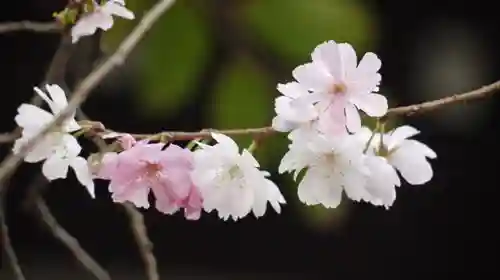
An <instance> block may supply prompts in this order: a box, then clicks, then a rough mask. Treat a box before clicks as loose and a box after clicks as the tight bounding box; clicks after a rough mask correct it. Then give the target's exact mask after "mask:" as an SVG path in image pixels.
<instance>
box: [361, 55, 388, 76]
mask: <svg viewBox="0 0 500 280" xmlns="http://www.w3.org/2000/svg"><path fill="white" fill-rule="evenodd" d="M381 66H382V61H381V60H380V59H379V58H378V56H377V55H376V54H374V53H371V52H368V53H366V54H365V55H364V56H363V58H362V59H361V61H360V62H359V65H358V68H357V70H358V73H359V74H365V75H366V74H374V73H376V72H378V71H379V70H380V67H381Z"/></svg>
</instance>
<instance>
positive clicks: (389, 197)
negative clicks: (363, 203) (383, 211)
mask: <svg viewBox="0 0 500 280" xmlns="http://www.w3.org/2000/svg"><path fill="white" fill-rule="evenodd" d="M366 164H367V166H368V167H369V169H370V171H371V174H370V177H369V180H368V182H367V186H366V189H367V191H368V192H369V193H370V195H371V197H370V198H369V199H368V200H367V201H368V202H371V203H372V204H374V205H384V206H385V207H390V206H392V204H393V203H394V200H395V199H396V189H395V186H400V185H401V181H400V179H399V176H398V174H397V172H396V170H395V169H394V168H393V167H392V166H391V165H390V164H389V163H388V162H387V161H386V159H384V158H382V157H378V156H369V157H367V159H366Z"/></svg>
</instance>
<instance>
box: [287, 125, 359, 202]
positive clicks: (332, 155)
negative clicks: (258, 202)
mask: <svg viewBox="0 0 500 280" xmlns="http://www.w3.org/2000/svg"><path fill="white" fill-rule="evenodd" d="M353 137H354V136H352V135H345V136H343V137H338V138H334V139H329V138H327V137H325V136H324V135H320V134H317V135H314V134H312V135H310V137H309V139H308V137H306V135H305V134H303V135H301V137H300V138H295V139H292V143H291V144H290V146H289V151H288V152H287V153H286V154H285V156H284V157H283V159H282V160H281V163H280V166H279V172H280V173H284V172H292V171H293V172H295V176H294V179H295V180H296V179H297V175H298V173H299V172H300V171H302V170H303V169H306V171H305V173H304V177H303V178H302V180H301V181H300V183H299V187H298V196H299V199H300V201H302V202H303V203H305V204H307V205H316V204H322V205H324V206H325V207H327V208H335V207H337V206H338V205H339V204H340V202H341V199H342V193H343V191H345V193H346V194H347V196H348V197H349V198H350V199H352V200H355V201H360V200H367V199H368V198H369V193H368V191H367V190H366V189H365V185H366V179H367V176H368V175H369V170H368V168H367V167H366V166H365V164H364V160H365V158H364V155H363V147H362V146H361V145H359V142H358V141H355V140H356V139H354V138H353Z"/></svg>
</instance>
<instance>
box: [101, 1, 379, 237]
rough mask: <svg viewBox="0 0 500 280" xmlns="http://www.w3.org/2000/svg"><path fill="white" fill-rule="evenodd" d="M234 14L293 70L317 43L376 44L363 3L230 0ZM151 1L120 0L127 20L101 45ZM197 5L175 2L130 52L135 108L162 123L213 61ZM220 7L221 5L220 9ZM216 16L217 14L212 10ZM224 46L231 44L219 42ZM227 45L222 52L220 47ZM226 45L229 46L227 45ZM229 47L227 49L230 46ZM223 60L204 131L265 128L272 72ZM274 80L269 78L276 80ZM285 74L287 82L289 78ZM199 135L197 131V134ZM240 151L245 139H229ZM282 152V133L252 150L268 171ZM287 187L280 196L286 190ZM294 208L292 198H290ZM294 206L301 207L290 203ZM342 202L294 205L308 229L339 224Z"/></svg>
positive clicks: (244, 58)
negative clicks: (136, 88)
mask: <svg viewBox="0 0 500 280" xmlns="http://www.w3.org/2000/svg"><path fill="white" fill-rule="evenodd" d="M233 1H236V2H239V3H238V4H237V6H239V7H238V8H239V9H234V10H231V11H229V13H233V14H232V17H231V18H232V19H234V24H241V25H242V26H243V27H244V28H243V30H245V31H247V32H249V34H248V35H249V36H250V37H249V38H252V39H255V40H258V42H257V43H258V45H259V46H261V47H263V48H264V49H265V50H268V52H269V53H270V54H275V55H276V56H278V58H282V59H284V61H282V63H283V65H297V64H299V63H303V62H305V61H307V60H309V59H310V57H309V56H310V53H311V51H312V49H313V48H314V47H315V46H316V45H318V44H319V43H321V42H324V41H327V40H336V41H339V42H349V43H351V44H352V45H353V46H354V47H355V49H356V50H357V51H358V56H361V55H362V53H364V52H366V51H368V50H370V49H371V48H372V46H373V45H374V44H375V43H376V40H377V38H376V35H377V26H376V19H375V18H374V17H373V14H371V13H370V11H369V10H368V9H367V7H366V6H365V4H363V3H361V1H358V0H314V1H304V0H286V1H285V0H245V1H243V0H233ZM154 2H155V1H145V0H127V6H128V7H129V8H130V9H131V10H133V11H134V12H135V14H136V17H137V19H136V20H134V21H126V20H117V21H116V23H115V27H114V28H112V29H111V31H110V32H106V33H105V36H106V37H105V46H106V47H107V48H108V49H114V48H116V46H117V45H118V43H119V42H120V40H121V39H122V38H123V37H124V36H125V35H126V34H127V33H128V32H129V31H130V30H131V29H132V28H133V26H134V25H135V24H137V22H138V20H139V18H140V17H141V16H142V14H143V13H144V11H145V10H147V9H148V8H149V7H151V6H152V4H153V3H154ZM209 2H210V1H208V2H206V3H205V2H204V3H203V4H204V5H199V4H200V2H198V1H197V0H179V1H177V3H176V4H175V6H174V7H173V8H172V9H171V10H169V11H168V13H167V14H166V15H164V16H163V18H162V19H161V20H160V21H159V22H158V23H157V24H156V25H155V27H153V29H152V30H151V31H150V34H148V35H147V36H146V38H145V39H144V41H143V42H142V43H141V45H140V46H139V48H138V49H137V51H136V53H135V55H134V58H133V59H132V60H133V61H134V62H135V63H134V64H135V65H134V66H135V67H136V68H137V69H136V71H137V73H138V75H139V76H138V80H137V82H138V83H139V84H140V90H141V91H140V92H139V93H138V94H137V96H136V98H137V100H136V101H137V104H138V106H139V107H140V108H141V109H142V112H143V113H144V116H145V117H158V118H166V117H169V116H173V115H176V114H179V113H180V112H179V110H180V109H181V107H182V105H183V104H186V103H187V102H195V101H193V96H192V94H193V93H195V92H194V90H195V89H196V88H203V87H200V85H198V84H197V83H199V81H200V75H202V73H205V72H204V71H205V69H204V68H205V67H206V66H207V61H208V60H209V59H210V58H211V56H212V55H213V47H214V42H215V38H213V37H212V36H214V35H213V33H212V32H211V30H212V28H213V23H212V22H210V21H209V20H210V17H207V16H206V13H205V12H206V11H205V10H203V9H205V8H206V7H207V6H209V5H210V3H209ZM219 8H220V6H219ZM216 12H217V11H216ZM225 42H229V43H230V42H231V40H225ZM226 47H227V46H226ZM229 47H232V46H229ZM233 47H234V46H233ZM235 53H236V54H238V55H235V57H232V58H231V59H229V60H228V63H227V64H226V65H224V66H223V67H221V69H222V70H221V73H219V74H218V75H216V76H217V77H219V78H218V80H217V81H215V87H214V89H213V91H212V92H204V93H203V94H207V95H210V98H209V100H210V101H209V102H207V103H206V104H202V105H201V106H203V107H204V108H203V110H204V111H205V112H207V114H208V115H207V116H206V118H205V119H206V120H208V122H209V123H207V126H209V127H214V128H221V129H223V128H245V127H258V126H265V125H269V124H270V123H271V119H272V116H273V114H274V112H273V106H274V103H273V99H274V98H275V97H276V95H277V94H278V93H277V91H276V83H278V82H283V81H275V80H273V79H271V78H270V77H272V75H269V71H272V70H271V69H265V68H264V67H265V65H261V64H259V61H258V60H256V59H255V58H254V57H252V56H251V55H250V54H247V53H245V52H239V51H236V52H235ZM275 76H276V75H275ZM291 79H292V77H291V73H290V78H289V79H288V80H291ZM200 129H201V128H200ZM236 140H237V141H238V142H239V143H240V145H242V147H248V145H250V142H251V139H250V138H248V137H247V138H245V137H242V138H238V139H236ZM286 149H287V139H286V137H285V135H278V136H273V137H270V138H268V139H266V142H265V144H264V145H263V146H262V147H261V148H259V149H258V150H257V151H256V157H257V158H258V159H259V161H260V162H261V164H262V166H263V167H265V168H267V169H269V170H270V171H271V172H272V173H275V172H276V171H277V166H278V164H279V160H280V158H281V157H282V155H283V154H284V153H285V152H286ZM284 181H285V182H287V184H286V186H281V188H282V189H283V191H284V192H289V193H296V183H293V181H292V180H291V179H285V180H284ZM285 188H286V190H285ZM296 200H297V202H298V198H297V199H296ZM289 204H290V205H299V204H300V203H289ZM348 206H349V204H348V203H343V204H342V206H340V207H339V208H338V209H336V210H326V209H324V208H322V207H306V206H303V205H302V206H300V207H299V209H300V211H301V212H302V213H304V214H305V215H306V216H305V217H306V220H307V221H308V224H310V225H311V224H314V225H316V226H323V227H324V226H325V225H330V224H332V219H333V220H335V221H336V222H335V223H338V222H339V221H342V220H344V219H342V218H341V217H345V213H347V211H346V210H348Z"/></svg>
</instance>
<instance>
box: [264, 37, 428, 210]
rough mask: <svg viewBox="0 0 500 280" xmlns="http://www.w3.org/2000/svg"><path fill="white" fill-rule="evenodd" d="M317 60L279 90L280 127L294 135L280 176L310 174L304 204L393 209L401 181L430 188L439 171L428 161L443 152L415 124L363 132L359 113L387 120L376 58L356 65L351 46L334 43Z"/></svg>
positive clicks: (302, 186)
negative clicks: (361, 204)
mask: <svg viewBox="0 0 500 280" xmlns="http://www.w3.org/2000/svg"><path fill="white" fill-rule="evenodd" d="M311 58H312V61H311V62H308V63H306V64H304V65H301V66H298V67H297V68H295V69H294V70H293V73H292V74H293V77H294V78H295V80H296V81H293V82H289V83H287V84H279V85H278V91H280V92H281V94H282V96H279V97H278V98H276V100H275V111H276V114H277V116H276V117H275V118H274V119H273V128H274V129H276V130H278V131H282V132H289V134H288V138H289V139H290V141H291V143H290V145H289V151H288V152H287V153H286V154H285V156H284V157H283V159H282V161H281V164H280V166H279V172H280V173H284V172H294V173H295V177H294V178H295V179H297V175H298V174H299V173H300V171H302V170H305V174H304V176H303V178H302V179H301V181H300V183H299V187H298V195H299V199H300V200H301V201H302V202H304V203H306V204H308V205H316V204H322V205H324V206H325V207H329V208H331V207H336V206H338V205H339V203H340V201H341V198H342V193H343V192H345V194H346V195H347V197H349V198H350V199H352V200H354V201H366V202H370V203H372V204H374V205H381V206H385V207H386V208H388V207H390V206H391V205H392V204H393V203H394V200H395V198H396V191H395V187H396V186H400V185H401V182H400V179H399V176H398V173H397V171H399V172H400V173H401V175H402V176H403V178H404V179H406V181H407V182H408V183H410V184H413V185H419V184H424V183H426V182H427V181H429V180H430V179H431V178H432V175H433V171H432V168H431V166H430V164H429V162H428V161H427V158H435V157H436V154H435V152H434V151H433V150H431V149H430V148H429V147H428V146H426V145H425V144H423V143H421V142H418V141H416V140H413V139H409V138H410V137H412V136H414V135H416V134H418V133H419V131H418V130H416V129H415V128H413V127H411V126H408V125H406V126H401V127H398V128H396V129H394V130H392V131H389V132H385V131H383V126H379V127H377V128H376V129H375V130H374V131H372V130H370V129H369V128H368V127H366V126H362V122H361V116H360V113H359V111H363V112H364V113H365V114H366V115H367V116H369V117H376V118H380V117H383V116H384V115H385V114H386V113H387V110H388V105H387V104H388V102H387V99H386V98H385V97H384V96H383V95H380V94H378V93H377V92H378V90H379V85H380V81H381V75H380V74H379V73H378V71H379V69H380V67H381V65H382V63H381V61H380V59H379V58H378V57H377V56H376V55H375V54H374V53H366V54H365V55H364V56H363V58H362V59H361V61H360V62H359V64H358V62H357V56H356V52H355V51H354V49H353V48H352V46H351V45H349V44H347V43H340V44H339V43H336V42H335V41H328V42H325V43H322V44H320V45H319V46H317V47H316V48H315V49H314V51H313V52H312V55H311Z"/></svg>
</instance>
